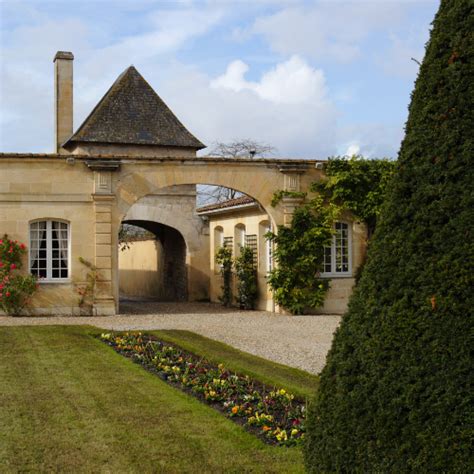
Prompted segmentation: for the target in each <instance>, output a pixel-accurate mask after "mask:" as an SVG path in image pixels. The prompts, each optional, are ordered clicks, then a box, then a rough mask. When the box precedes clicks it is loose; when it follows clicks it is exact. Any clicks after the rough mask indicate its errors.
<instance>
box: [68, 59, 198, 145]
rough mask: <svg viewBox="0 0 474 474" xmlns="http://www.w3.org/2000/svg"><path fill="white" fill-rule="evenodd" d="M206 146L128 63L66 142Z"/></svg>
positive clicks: (70, 143)
mask: <svg viewBox="0 0 474 474" xmlns="http://www.w3.org/2000/svg"><path fill="white" fill-rule="evenodd" d="M74 142H94V143H113V144H128V145H161V146H175V147H186V148H195V149H196V150H199V149H201V148H205V145H203V144H202V143H201V142H200V141H199V140H198V139H197V138H196V137H195V136H194V135H192V134H191V133H190V132H189V131H188V130H187V129H186V128H185V127H184V125H183V124H182V123H181V122H180V121H179V120H178V119H177V117H176V116H175V115H174V114H173V112H172V111H171V110H170V109H169V108H168V106H167V105H166V104H165V103H164V102H163V100H161V98H160V97H159V96H158V94H157V93H156V92H155V91H154V90H153V89H152V87H151V86H150V85H149V84H148V82H146V81H145V79H144V78H143V77H142V76H141V74H140V73H139V72H138V71H137V70H136V69H135V68H134V67H133V66H130V67H129V68H128V69H126V70H125V71H124V72H123V73H122V74H121V75H120V76H119V77H118V78H117V80H116V81H115V82H114V84H113V85H112V87H111V88H110V89H109V90H108V91H107V93H106V94H105V95H104V97H102V99H101V100H100V102H99V103H98V104H97V105H96V106H95V108H94V110H93V111H92V112H91V114H90V115H89V116H88V117H87V118H86V120H85V121H84V123H83V124H82V125H81V126H80V127H79V129H78V130H77V131H76V133H75V134H74V135H73V136H72V137H71V138H70V139H69V140H68V141H67V143H66V144H65V148H68V145H72V144H73V143H74Z"/></svg>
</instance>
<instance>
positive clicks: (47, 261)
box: [29, 219, 70, 282]
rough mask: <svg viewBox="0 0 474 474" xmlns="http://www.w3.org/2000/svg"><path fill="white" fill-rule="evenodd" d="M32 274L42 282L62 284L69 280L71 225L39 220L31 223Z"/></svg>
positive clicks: (30, 252)
mask: <svg viewBox="0 0 474 474" xmlns="http://www.w3.org/2000/svg"><path fill="white" fill-rule="evenodd" d="M29 267H30V273H32V274H33V275H35V276H37V277H38V278H41V280H42V281H50V282H61V281H67V280H68V279H69V268H70V232H69V223H68V222H65V221H59V220H49V219H48V220H38V221H34V222H31V223H30V250H29Z"/></svg>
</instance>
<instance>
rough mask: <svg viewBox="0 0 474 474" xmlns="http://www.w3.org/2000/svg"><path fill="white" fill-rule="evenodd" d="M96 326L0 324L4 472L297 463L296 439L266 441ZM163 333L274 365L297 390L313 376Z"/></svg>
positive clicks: (231, 357) (251, 468)
mask: <svg viewBox="0 0 474 474" xmlns="http://www.w3.org/2000/svg"><path fill="white" fill-rule="evenodd" d="M97 332H98V330H97V329H94V328H88V327H71V326H69V327H59V326H49V327H14V328H1V329H0V472H2V473H3V472H25V471H35V472H41V471H43V472H44V471H48V472H51V471H54V472H116V473H118V472H120V473H121V472H213V473H218V472H302V471H303V466H302V456H301V452H300V450H299V449H296V448H293V449H288V448H277V447H272V446H268V445H265V444H264V443H263V442H261V441H260V440H258V439H257V438H255V437H254V436H252V435H250V434H248V433H247V432H245V431H244V430H243V429H242V428H241V427H239V426H238V425H236V424H235V423H233V422H232V421H230V420H228V419H226V418H225V417H223V416H222V415H221V414H219V413H218V412H216V411H215V410H213V409H212V408H209V407H207V406H205V405H204V404H202V403H200V402H198V401H197V400H196V399H194V398H192V397H190V396H188V395H186V394H184V393H182V392H180V391H179V390H176V389H174V388H172V387H170V386H169V385H167V384H166V383H164V382H163V381H161V380H160V379H159V378H158V377H156V376H153V375H152V374H150V373H148V372H146V371H145V370H143V369H142V368H141V367H139V366H138V365H136V364H134V363H132V362H131V361H130V360H127V359H126V358H124V357H122V356H120V355H118V354H117V353H115V352H114V351H113V350H112V349H111V348H109V347H107V346H106V345H105V344H103V343H102V342H100V341H99V340H97V339H95V338H93V337H92V334H94V333H97ZM160 334H161V335H163V336H164V337H169V338H173V339H174V340H176V342H178V339H180V341H181V342H183V341H184V342H186V343H187V344H188V346H187V348H188V349H191V348H193V351H194V352H195V353H202V354H203V355H206V356H209V357H210V356H212V357H218V356H219V359H220V360H219V361H221V362H223V363H224V364H226V365H227V366H228V367H231V368H234V367H235V368H237V367H241V368H242V370H246V371H248V372H250V371H253V373H255V374H261V378H262V379H263V381H265V382H267V383H268V382H270V380H271V378H272V375H271V373H270V371H271V370H273V372H274V376H275V377H276V378H277V379H278V380H283V381H285V380H286V382H285V383H284V385H283V386H286V387H288V388H289V387H290V386H295V387H297V386H298V384H300V393H305V392H306V391H307V390H308V387H310V386H313V384H314V383H315V377H314V376H311V375H309V374H306V377H308V380H307V381H306V382H302V379H304V374H305V373H304V372H300V371H297V372H293V369H288V368H286V367H284V366H274V364H272V363H269V362H265V361H263V360H262V359H257V358H255V359H254V358H252V356H249V355H248V354H244V353H241V352H238V351H235V350H234V349H232V348H230V347H229V346H225V345H221V344H219V343H212V344H209V346H208V342H207V340H206V339H205V338H201V337H199V336H194V335H192V334H190V333H187V332H177V331H167V332H166V336H165V332H163V333H160ZM184 342H183V345H184ZM234 351H235V352H234ZM221 356H222V357H221ZM252 359H254V364H252ZM232 364H236V365H235V366H233V365H232ZM252 365H253V366H254V367H252ZM272 367H273V369H272ZM301 377H302V379H301ZM298 381H300V382H298Z"/></svg>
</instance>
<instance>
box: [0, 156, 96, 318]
mask: <svg viewBox="0 0 474 474" xmlns="http://www.w3.org/2000/svg"><path fill="white" fill-rule="evenodd" d="M93 189H94V178H93V174H92V173H91V172H90V171H89V170H87V168H86V167H85V166H84V165H83V164H82V163H81V164H78V163H76V164H75V165H69V164H67V163H66V161H65V160H58V159H35V160H29V159H24V160H21V161H19V160H7V159H2V160H0V234H1V235H2V236H3V234H5V233H6V234H8V235H9V237H10V238H12V239H14V240H18V241H20V242H24V243H25V244H26V245H27V246H28V247H29V246H30V244H29V225H30V222H31V221H34V220H38V219H53V220H54V219H58V220H63V221H67V222H68V223H69V225H70V242H71V252H70V256H69V265H70V278H69V280H68V281H67V282H64V283H40V285H39V289H38V291H37V293H36V294H35V296H34V298H33V301H32V309H31V312H32V314H66V315H67V314H79V313H80V309H79V306H78V301H79V295H78V293H77V286H78V285H81V284H84V283H85V282H86V278H87V269H86V267H85V266H84V265H82V264H81V263H80V262H79V257H83V258H84V259H85V260H87V261H90V262H92V263H94V262H95V241H94V234H95V213H94V204H93V201H92V193H93ZM28 264H29V262H28V258H25V260H24V269H25V271H28Z"/></svg>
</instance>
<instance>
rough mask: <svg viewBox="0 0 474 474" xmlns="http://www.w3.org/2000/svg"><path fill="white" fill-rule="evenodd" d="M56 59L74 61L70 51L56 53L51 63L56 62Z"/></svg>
mask: <svg viewBox="0 0 474 474" xmlns="http://www.w3.org/2000/svg"><path fill="white" fill-rule="evenodd" d="M56 59H70V60H73V59H74V54H72V53H71V52H70V51H58V52H57V53H56V56H54V59H53V63H54V62H55V61H56Z"/></svg>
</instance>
